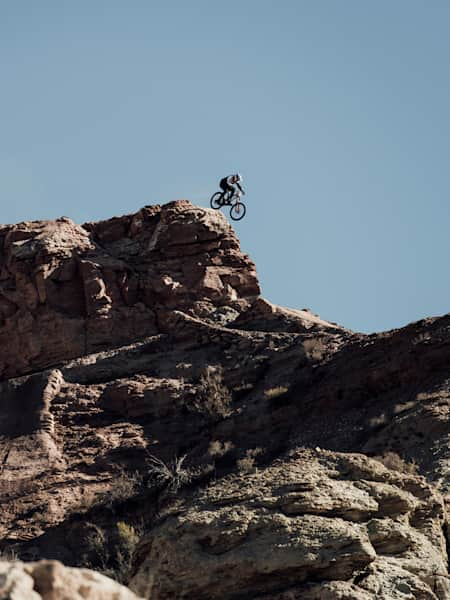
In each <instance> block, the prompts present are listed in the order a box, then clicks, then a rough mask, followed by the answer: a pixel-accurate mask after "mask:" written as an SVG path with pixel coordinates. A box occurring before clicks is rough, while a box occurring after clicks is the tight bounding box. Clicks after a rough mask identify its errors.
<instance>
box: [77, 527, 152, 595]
mask: <svg viewBox="0 0 450 600" xmlns="http://www.w3.org/2000/svg"><path fill="white" fill-rule="evenodd" d="M91 527H92V531H91V533H90V534H89V535H88V536H87V538H86V544H87V549H88V553H87V554H86V555H85V556H84V557H83V564H84V565H86V566H87V567H89V568H98V569H100V571H101V572H102V573H103V574H104V575H106V576H108V577H111V578H112V579H115V580H116V581H118V582H119V583H122V584H125V583H126V582H127V580H128V577H129V574H130V570H131V565H132V560H133V554H134V551H135V550H136V547H137V545H138V543H139V540H140V538H141V537H142V535H143V530H142V531H138V530H136V529H135V528H134V527H133V526H132V525H129V524H128V523H125V522H124V521H119V522H118V523H116V528H115V531H113V532H112V533H111V534H110V535H108V534H107V533H106V532H105V531H104V530H103V529H102V528H101V527H98V526H97V525H95V524H93V523H92V524H91Z"/></svg>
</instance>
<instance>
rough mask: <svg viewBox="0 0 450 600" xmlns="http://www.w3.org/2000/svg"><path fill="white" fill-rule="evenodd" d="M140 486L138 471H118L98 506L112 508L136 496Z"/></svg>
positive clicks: (140, 480) (140, 477)
mask: <svg viewBox="0 0 450 600" xmlns="http://www.w3.org/2000/svg"><path fill="white" fill-rule="evenodd" d="M141 485H142V475H141V474H140V473H138V471H133V472H128V471H124V470H122V471H120V473H119V475H118V476H117V477H116V478H114V479H113V482H112V486H111V489H109V490H108V492H107V493H106V494H104V496H103V497H102V499H101V502H100V504H103V505H105V506H108V507H109V508H113V507H114V506H115V505H116V504H120V503H121V502H125V501H126V500H128V499H129V498H132V497H133V496H135V495H136V493H137V492H138V490H139V488H140V487H141Z"/></svg>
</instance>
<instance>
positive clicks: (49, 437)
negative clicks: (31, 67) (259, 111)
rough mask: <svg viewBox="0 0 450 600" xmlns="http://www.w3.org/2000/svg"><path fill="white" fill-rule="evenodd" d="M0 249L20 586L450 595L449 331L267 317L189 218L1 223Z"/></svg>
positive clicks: (0, 423)
mask: <svg viewBox="0 0 450 600" xmlns="http://www.w3.org/2000/svg"><path fill="white" fill-rule="evenodd" d="M0 250H1V253H0V340H1V344H0V377H1V382H0V501H1V503H2V511H1V512H0V533H1V535H0V540H1V548H0V549H1V550H3V552H4V554H5V556H8V555H11V553H13V554H16V555H18V556H19V558H20V559H21V560H23V561H26V562H25V563H10V564H14V565H16V567H15V568H16V570H17V569H18V570H19V571H20V570H21V569H22V570H23V569H25V571H26V572H27V573H28V574H29V575H30V573H31V571H30V569H34V568H35V567H32V566H27V565H39V564H41V563H39V562H28V561H38V560H39V559H47V560H48V559H50V560H51V561H55V560H56V561H62V562H63V563H65V564H66V565H68V566H70V567H71V568H74V567H86V566H88V567H91V568H95V569H97V570H99V571H102V572H103V573H106V574H110V575H113V576H114V577H116V578H117V579H119V581H121V582H122V583H127V584H128V585H129V586H130V588H131V589H132V590H133V591H134V592H135V593H136V594H138V595H139V596H141V597H144V598H151V599H153V600H156V599H163V598H164V599H166V598H174V599H176V598H180V599H181V598H192V599H194V598H195V599H196V600H201V599H205V600H206V599H208V598H211V599H214V598H230V599H237V598H246V599H247V598H260V599H265V600H288V599H293V598H299V599H300V598H301V599H306V600H313V599H316V598H317V599H325V600H326V599H329V600H333V599H354V600H358V599H369V598H373V599H375V598H377V599H385V600H396V599H399V600H401V599H405V600H406V599H407V598H424V599H425V598H426V599H428V598H429V599H436V598H438V599H449V598H450V585H449V582H450V579H449V575H448V556H447V546H448V535H447V526H448V502H449V498H450V496H449V475H450V456H449V444H448V441H449V433H450V431H449V425H448V422H449V420H448V413H449V399H450V383H449V376H448V364H449V360H450V317H449V316H444V317H440V318H434V319H426V320H424V321H421V322H418V323H414V324H412V325H409V326H408V327H405V328H403V329H399V330H394V331H390V332H385V333H380V334H374V335H362V334H358V333H354V332H351V331H349V330H346V329H344V328H343V327H340V326H339V325H336V324H335V323H329V322H327V321H324V320H322V319H320V318H319V317H318V316H316V315H314V314H312V313H311V312H310V311H308V310H292V309H286V308H282V307H278V306H275V305H273V304H271V303H270V302H268V301H267V300H265V299H264V298H263V297H261V296H260V289H259V284H258V280H257V276H256V270H255V266H254V265H253V263H252V262H251V260H250V259H249V257H248V256H246V255H244V254H242V253H241V251H240V248H239V242H238V240H237V238H236V236H235V234H234V232H233V230H232V229H231V227H230V226H229V225H228V223H227V221H226V220H225V218H224V217H223V216H222V215H221V214H220V213H218V212H215V211H212V210H209V209H201V208H198V207H195V206H193V205H191V204H190V203H189V202H187V201H178V202H172V203H170V204H167V205H165V206H147V207H145V208H143V209H142V210H141V211H139V212H138V213H136V214H133V215H128V216H124V217H119V218H113V219H110V220H107V221H103V222H100V223H87V224H84V225H82V226H79V225H75V224H74V223H73V222H72V221H70V220H69V219H67V218H65V217H63V218H61V219H59V220H57V221H54V222H29V223H20V224H18V225H12V226H2V227H1V228H0ZM5 564H6V565H7V564H8V563H5ZM42 564H47V563H42ZM49 564H52V565H54V564H59V563H54V562H50V563H49ZM20 565H25V567H23V566H20ZM5 568H6V569H9V568H10V567H8V566H7V567H5ZM27 569H28V570H27ZM58 569H64V567H62V566H61V567H58ZM15 572H16V571H15ZM70 572H71V573H72V572H73V571H70ZM85 572H87V573H89V571H85ZM1 577H2V576H1V574H0V583H1ZM71 577H72V576H71ZM27 585H28V584H27ZM0 589H1V586H0ZM121 593H122V592H121ZM89 594H91V595H89ZM89 594H88V595H86V596H85V597H86V598H96V597H101V596H95V595H94V592H92V593H91V592H89ZM130 594H131V592H130ZM42 597H43V598H47V596H44V595H43V596H42ZM51 597H53V596H48V598H51ZM74 597H76V596H74ZM110 597H113V596H110ZM117 597H118V598H119V597H122V596H117ZM123 597H124V598H125V597H127V596H123ZM131 597H132V596H130V598H131Z"/></svg>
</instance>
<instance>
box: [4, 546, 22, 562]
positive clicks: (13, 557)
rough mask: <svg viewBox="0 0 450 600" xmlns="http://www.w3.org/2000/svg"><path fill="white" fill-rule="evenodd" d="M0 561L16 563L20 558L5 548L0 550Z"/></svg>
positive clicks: (13, 551) (10, 549)
mask: <svg viewBox="0 0 450 600" xmlns="http://www.w3.org/2000/svg"><path fill="white" fill-rule="evenodd" d="M1 560H6V561H8V562H16V561H18V560H20V557H19V555H18V553H17V552H16V551H15V550H14V549H13V548H5V549H4V550H0V561H1Z"/></svg>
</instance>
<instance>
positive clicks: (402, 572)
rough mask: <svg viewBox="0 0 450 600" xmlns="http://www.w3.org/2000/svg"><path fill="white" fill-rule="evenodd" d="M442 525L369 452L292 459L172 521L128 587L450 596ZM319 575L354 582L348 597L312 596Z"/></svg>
mask: <svg viewBox="0 0 450 600" xmlns="http://www.w3.org/2000/svg"><path fill="white" fill-rule="evenodd" d="M417 515H420V518H417ZM443 521H444V507H443V504H442V500H441V498H440V497H439V496H438V495H437V494H435V492H434V491H433V490H432V488H431V486H429V485H427V484H425V482H424V481H423V480H420V479H419V478H416V477H414V476H407V475H399V474H398V475H396V474H393V473H392V471H389V470H388V469H386V468H384V467H383V466H382V465H381V464H380V463H379V462H377V461H373V460H370V459H367V458H366V457H364V456H362V455H351V456H350V455H345V454H344V455H341V454H336V453H329V452H323V451H320V452H309V451H300V452H294V453H291V456H289V457H287V458H286V459H285V460H283V461H277V462H275V463H274V464H273V465H271V466H270V467H268V468H265V469H262V470H255V472H254V473H250V474H247V475H245V476H242V475H241V476H233V477H230V478H225V479H223V480H221V481H219V482H216V483H213V484H211V485H210V486H209V487H208V488H207V489H206V490H204V491H203V492H201V493H200V494H198V495H195V496H194V497H193V498H191V499H190V500H188V501H186V502H185V503H184V504H183V505H181V506H177V507H176V510H175V511H174V514H173V515H170V513H169V515H165V516H164V519H163V521H162V523H161V524H160V525H157V526H155V528H154V529H153V531H152V532H151V533H150V535H149V536H148V537H147V538H145V539H144V540H143V541H142V546H141V549H140V553H141V554H142V555H144V556H145V558H144V560H143V562H142V563H141V564H140V565H139V567H138V572H137V574H136V575H135V577H134V578H133V580H132V582H131V588H132V589H134V590H135V591H136V592H137V593H140V594H141V595H143V596H144V597H146V598H152V599H153V600H159V599H161V600H162V599H166V598H167V599H168V598H175V597H178V598H184V597H186V598H199V599H206V598H211V599H214V598H256V597H258V598H259V597H261V596H264V597H267V596H265V595H264V594H267V593H268V592H270V593H271V594H272V595H271V596H270V598H287V597H289V596H288V595H287V592H289V591H292V593H294V594H295V595H294V596H293V597H295V598H297V597H298V598H302V597H312V598H313V597H315V596H314V594H316V597H327V595H326V594H327V593H326V591H325V590H327V587H328V597H330V598H331V597H333V598H334V597H351V598H374V597H380V598H386V600H387V599H388V598H389V599H391V600H396V599H397V598H399V599H400V598H405V597H407V596H405V594H406V593H407V592H408V593H410V594H414V596H410V597H423V598H425V597H426V598H433V597H436V596H435V592H436V591H437V589H439V594H440V595H439V596H438V597H445V598H447V597H449V595H450V587H449V585H448V582H447V579H446V571H447V565H446V562H445V558H446V550H445V539H444V536H443V533H442V523H443ZM394 574H395V575H394ZM318 579H320V580H324V581H329V582H332V581H333V580H335V581H336V584H337V582H346V585H347V587H348V589H347V592H345V594H347V595H345V594H344V595H341V596H339V594H338V592H337V591H336V595H334V596H333V595H332V594H331V592H330V587H329V584H324V585H323V588H324V589H323V596H321V595H320V594H322V592H319V591H318V590H316V591H313V590H311V589H309V588H310V584H309V582H310V581H317V580H318ZM302 584H306V585H305V586H304V587H303V588H302ZM336 584H335V585H336ZM316 587H317V586H316ZM291 588H292V590H291ZM302 594H305V595H304V596H303V595H302ZM377 594H378V595H377ZM417 594H418V595H417Z"/></svg>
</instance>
